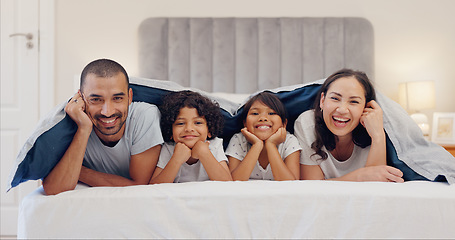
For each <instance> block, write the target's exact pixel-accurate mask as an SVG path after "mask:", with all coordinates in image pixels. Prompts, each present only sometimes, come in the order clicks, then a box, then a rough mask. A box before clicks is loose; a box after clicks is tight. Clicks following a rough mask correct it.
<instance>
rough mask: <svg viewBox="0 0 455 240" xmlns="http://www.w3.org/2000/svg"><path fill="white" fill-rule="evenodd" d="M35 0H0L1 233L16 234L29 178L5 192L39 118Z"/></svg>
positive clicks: (31, 184)
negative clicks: (19, 154) (19, 210)
mask: <svg viewBox="0 0 455 240" xmlns="http://www.w3.org/2000/svg"><path fill="white" fill-rule="evenodd" d="M38 24H39V1H36V0H1V42H0V43H1V134H0V135H1V139H0V144H1V222H0V223H1V233H0V234H1V235H2V236H14V235H16V233H17V215H18V206H19V203H20V202H21V200H22V198H23V197H24V196H25V195H27V194H28V193H30V192H31V191H32V190H34V189H36V187H37V186H38V183H37V181H29V182H27V183H25V184H22V185H20V186H19V187H16V188H14V189H12V190H10V191H9V192H8V193H6V185H7V180H8V177H9V175H10V171H11V169H12V167H13V164H14V162H15V161H16V156H17V154H18V152H19V150H20V148H21V147H22V145H23V144H24V142H25V141H26V140H27V138H28V137H29V136H30V134H31V132H32V131H33V129H34V128H35V127H36V124H37V122H38V118H39V109H40V108H39V51H38V47H39V46H38V43H39V41H38V32H39V31H38V29H39V25H38Z"/></svg>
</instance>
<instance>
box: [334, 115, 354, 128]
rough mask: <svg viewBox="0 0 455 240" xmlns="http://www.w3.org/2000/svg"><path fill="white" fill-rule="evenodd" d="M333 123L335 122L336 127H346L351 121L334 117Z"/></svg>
mask: <svg viewBox="0 0 455 240" xmlns="http://www.w3.org/2000/svg"><path fill="white" fill-rule="evenodd" d="M332 119H333V121H334V122H335V125H336V126H344V125H346V124H347V123H348V122H349V121H351V119H348V118H341V117H332Z"/></svg>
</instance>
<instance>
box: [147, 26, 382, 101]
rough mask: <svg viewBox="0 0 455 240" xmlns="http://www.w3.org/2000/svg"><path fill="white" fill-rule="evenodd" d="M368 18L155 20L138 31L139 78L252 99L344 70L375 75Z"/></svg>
mask: <svg viewBox="0 0 455 240" xmlns="http://www.w3.org/2000/svg"><path fill="white" fill-rule="evenodd" d="M373 37H374V36H373V27H372V25H371V24H370V22H369V21H368V20H366V19H362V18H149V19H146V20H145V21H143V22H142V24H141V25H140V27H139V73H140V77H145V78H151V79H160V80H170V81H173V82H176V83H179V84H180V85H183V86H185V87H194V88H197V89H200V90H204V91H207V92H228V93H254V92H256V91H258V90H264V89H270V88H277V87H280V86H288V85H294V84H299V83H308V82H312V81H315V80H318V79H322V78H326V77H327V76H329V75H330V74H332V73H334V72H335V71H337V70H339V69H341V68H345V67H347V68H353V69H357V70H362V71H364V72H365V73H367V74H368V75H369V77H370V78H373V77H374V38H373Z"/></svg>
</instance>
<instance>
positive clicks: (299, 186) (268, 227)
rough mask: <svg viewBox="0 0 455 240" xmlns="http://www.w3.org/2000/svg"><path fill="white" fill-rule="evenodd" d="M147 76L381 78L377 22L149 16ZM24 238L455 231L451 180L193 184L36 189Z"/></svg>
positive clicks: (25, 209)
mask: <svg viewBox="0 0 455 240" xmlns="http://www.w3.org/2000/svg"><path fill="white" fill-rule="evenodd" d="M139 40H140V41H139V63H140V74H141V77H144V78H151V79H161V80H170V81H172V82H176V83H178V84H181V85H183V86H186V87H192V88H197V89H200V90H204V91H207V92H224V93H235V94H245V93H246V94H249V93H253V92H256V91H258V90H264V89H271V88H276V87H282V86H287V85H294V84H299V83H308V82H312V81H315V80H318V79H321V78H325V77H327V76H328V75H329V74H331V73H333V72H335V71H336V70H338V69H340V68H343V67H348V68H354V69H358V70H363V71H365V72H366V73H367V74H368V75H369V76H370V78H374V67H373V66H374V62H373V59H374V55H373V49H374V45H373V28H372V26H371V24H370V23H369V22H368V21H367V20H365V19H361V18H149V19H146V20H144V21H143V23H142V24H141V25H140V26H139ZM18 225H19V229H18V238H160V239H162V238H171V239H172V238H185V239H187V238H198V239H200V238H210V239H214V238H279V239H288V238H362V239H363V238H421V239H422V238H424V239H425V238H454V237H455V187H453V185H452V186H451V185H449V184H448V183H438V182H430V181H411V182H405V183H403V184H396V183H385V182H336V181H283V182H277V181H276V182H275V181H248V182H239V181H235V182H213V181H207V182H191V183H180V184H175V183H170V184H158V185H144V186H130V187H94V188H90V187H86V186H84V185H78V187H77V188H76V190H74V191H68V192H63V193H61V194H57V195H55V196H46V195H44V192H43V189H42V188H39V189H37V190H36V191H35V192H33V193H32V194H30V195H29V196H27V197H26V198H25V199H24V201H23V202H22V205H21V207H20V212H19V224H18Z"/></svg>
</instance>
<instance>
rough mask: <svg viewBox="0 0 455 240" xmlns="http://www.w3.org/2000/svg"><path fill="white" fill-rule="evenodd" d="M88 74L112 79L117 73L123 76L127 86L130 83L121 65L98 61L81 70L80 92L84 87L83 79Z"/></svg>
mask: <svg viewBox="0 0 455 240" xmlns="http://www.w3.org/2000/svg"><path fill="white" fill-rule="evenodd" d="M90 73H91V74H95V75H96V76H97V77H103V78H107V77H113V76H115V75H117V74H118V73H123V75H125V78H126V83H127V84H128V86H129V83H130V79H129V77H128V73H126V70H125V68H123V67H122V65H120V64H119V63H117V62H116V61H113V60H110V59H98V60H95V61H92V62H91V63H89V64H87V66H85V68H84V70H82V74H81V81H80V86H79V88H80V89H81V90H82V87H83V86H84V82H85V78H86V77H87V75H88V74H90Z"/></svg>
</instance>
